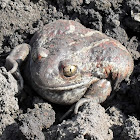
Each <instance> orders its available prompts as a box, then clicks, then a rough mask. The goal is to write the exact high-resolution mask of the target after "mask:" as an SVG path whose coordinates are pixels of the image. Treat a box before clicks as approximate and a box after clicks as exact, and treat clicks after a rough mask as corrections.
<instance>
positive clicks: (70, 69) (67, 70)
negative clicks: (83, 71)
mask: <svg viewBox="0 0 140 140" xmlns="http://www.w3.org/2000/svg"><path fill="white" fill-rule="evenodd" d="M76 72H77V67H76V66H75V65H68V66H65V67H64V68H63V74H64V76H66V77H71V76H74V75H75V74H76Z"/></svg>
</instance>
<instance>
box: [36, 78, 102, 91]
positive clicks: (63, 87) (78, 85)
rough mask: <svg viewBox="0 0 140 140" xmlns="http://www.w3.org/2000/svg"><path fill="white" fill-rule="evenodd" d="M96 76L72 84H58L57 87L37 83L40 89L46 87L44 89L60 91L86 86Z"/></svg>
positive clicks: (96, 79) (92, 81)
mask: <svg viewBox="0 0 140 140" xmlns="http://www.w3.org/2000/svg"><path fill="white" fill-rule="evenodd" d="M98 80H99V79H98V78H94V80H93V79H92V80H90V81H86V82H82V83H78V84H73V85H69V86H58V87H55V86H53V87H44V86H41V85H38V84H37V83H36V84H37V85H38V86H39V87H40V88H42V89H46V90H56V91H62V90H72V89H76V88H79V87H82V86H86V87H87V88H88V87H89V86H90V85H91V84H92V83H94V82H96V81H98Z"/></svg>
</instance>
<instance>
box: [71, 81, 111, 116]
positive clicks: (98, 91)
mask: <svg viewBox="0 0 140 140" xmlns="http://www.w3.org/2000/svg"><path fill="white" fill-rule="evenodd" d="M111 90H112V88H111V83H110V81H107V80H106V79H101V80H99V81H98V82H96V83H94V84H92V85H91V86H90V88H89V89H88V91H87V93H86V94H85V96H84V97H85V98H81V99H80V100H79V101H78V102H77V103H76V105H75V109H74V113H75V114H77V113H78V109H79V107H80V106H81V105H83V104H84V103H85V102H89V101H91V100H92V101H94V102H95V103H102V102H104V101H105V100H106V98H107V97H108V96H109V95H110V93H111Z"/></svg>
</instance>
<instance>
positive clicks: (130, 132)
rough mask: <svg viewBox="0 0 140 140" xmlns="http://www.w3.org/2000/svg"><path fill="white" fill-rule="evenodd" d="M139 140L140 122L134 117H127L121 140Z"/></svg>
mask: <svg viewBox="0 0 140 140" xmlns="http://www.w3.org/2000/svg"><path fill="white" fill-rule="evenodd" d="M136 139H140V121H139V120H137V119H136V118H135V117H134V116H129V118H128V119H127V120H126V121H125V124H124V128H123V131H122V133H121V140H136Z"/></svg>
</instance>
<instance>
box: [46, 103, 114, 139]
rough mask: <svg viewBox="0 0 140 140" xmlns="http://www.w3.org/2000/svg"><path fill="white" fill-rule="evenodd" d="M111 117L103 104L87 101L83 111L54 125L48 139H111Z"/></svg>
mask: <svg viewBox="0 0 140 140" xmlns="http://www.w3.org/2000/svg"><path fill="white" fill-rule="evenodd" d="M108 121H109V117H108V115H107V114H106V113H105V110H104V108H103V107H101V105H99V104H95V103H93V102H90V103H86V104H85V105H84V107H83V109H82V111H81V112H80V111H79V112H78V114H77V115H75V116H74V117H73V118H72V119H71V120H67V121H63V122H62V123H61V124H58V125H56V126H52V127H51V128H50V129H49V130H48V132H47V133H45V136H46V139H49V140H54V139H56V138H57V139H60V140H85V139H96V140H111V139H112V137H113V135H112V132H111V130H110V129H109V123H108Z"/></svg>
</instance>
